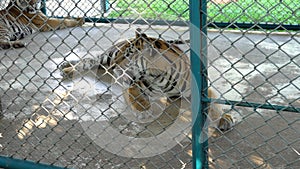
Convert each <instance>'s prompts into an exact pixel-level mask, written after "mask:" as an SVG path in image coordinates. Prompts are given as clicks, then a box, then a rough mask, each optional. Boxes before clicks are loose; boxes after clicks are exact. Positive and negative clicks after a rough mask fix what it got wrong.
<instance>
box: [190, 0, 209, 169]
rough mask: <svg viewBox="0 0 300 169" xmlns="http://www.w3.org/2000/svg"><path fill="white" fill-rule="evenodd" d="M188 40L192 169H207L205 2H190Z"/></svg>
mask: <svg viewBox="0 0 300 169" xmlns="http://www.w3.org/2000/svg"><path fill="white" fill-rule="evenodd" d="M189 2H190V39H191V56H190V59H191V71H192V82H191V90H192V114H193V126H192V151H193V168H194V169H202V168H208V160H207V145H208V143H207V140H202V139H201V138H207V137H206V136H205V134H206V132H201V131H202V129H203V127H204V124H205V120H206V117H205V113H203V112H204V110H205V108H206V103H205V102H203V101H202V100H203V98H202V95H204V96H207V80H206V77H207V71H206V65H207V59H206V55H207V49H206V48H207V40H206V34H207V30H206V29H207V28H206V0H196V1H195V0H190V1H189Z"/></svg>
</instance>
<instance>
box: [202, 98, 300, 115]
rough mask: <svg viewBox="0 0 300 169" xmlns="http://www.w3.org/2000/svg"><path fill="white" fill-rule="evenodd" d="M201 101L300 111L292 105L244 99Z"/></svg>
mask: <svg viewBox="0 0 300 169" xmlns="http://www.w3.org/2000/svg"><path fill="white" fill-rule="evenodd" d="M202 101H204V102H207V103H211V102H213V103H219V104H226V105H234V106H243V107H251V108H255V109H269V110H276V111H289V112H296V113H300V108H299V107H293V106H279V105H274V104H260V103H253V102H245V101H233V100H221V99H210V98H203V99H202Z"/></svg>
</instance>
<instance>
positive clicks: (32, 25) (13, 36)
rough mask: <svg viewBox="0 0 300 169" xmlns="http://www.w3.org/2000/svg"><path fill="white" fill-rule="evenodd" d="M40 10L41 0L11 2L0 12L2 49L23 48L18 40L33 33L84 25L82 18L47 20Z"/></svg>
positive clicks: (0, 44)
mask: <svg viewBox="0 0 300 169" xmlns="http://www.w3.org/2000/svg"><path fill="white" fill-rule="evenodd" d="M40 8H41V0H11V1H10V2H9V4H8V6H7V7H6V8H5V9H3V10H1V11H0V16H1V19H0V47H1V48H2V49H9V48H22V47H25V43H24V42H22V41H20V39H22V38H24V37H26V36H27V35H31V34H33V33H34V32H39V31H40V32H45V31H54V30H59V29H63V28H67V27H75V26H81V25H83V24H84V19H83V18H78V19H68V18H64V19H58V18H49V17H47V16H46V15H45V14H43V13H42V12H41V10H40Z"/></svg>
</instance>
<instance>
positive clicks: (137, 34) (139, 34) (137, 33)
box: [135, 28, 147, 39]
mask: <svg viewBox="0 0 300 169" xmlns="http://www.w3.org/2000/svg"><path fill="white" fill-rule="evenodd" d="M135 37H136V38H146V39H147V35H146V34H145V33H142V29H141V28H137V29H136V30H135Z"/></svg>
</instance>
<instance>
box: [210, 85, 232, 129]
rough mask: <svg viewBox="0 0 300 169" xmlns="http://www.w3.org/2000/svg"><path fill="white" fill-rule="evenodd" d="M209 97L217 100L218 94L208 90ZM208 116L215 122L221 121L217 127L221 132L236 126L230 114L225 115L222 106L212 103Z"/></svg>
mask: <svg viewBox="0 0 300 169" xmlns="http://www.w3.org/2000/svg"><path fill="white" fill-rule="evenodd" d="M208 97H209V98H214V99H215V98H217V96H216V93H215V92H214V91H213V89H211V88H208ZM208 116H209V117H210V119H212V120H213V121H215V120H216V119H219V121H218V124H217V127H218V129H220V130H221V131H226V130H229V129H231V128H232V127H233V125H234V121H233V118H232V116H231V115H230V114H228V113H224V111H223V110H222V107H221V105H220V104H217V103H210V104H209V111H208Z"/></svg>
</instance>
